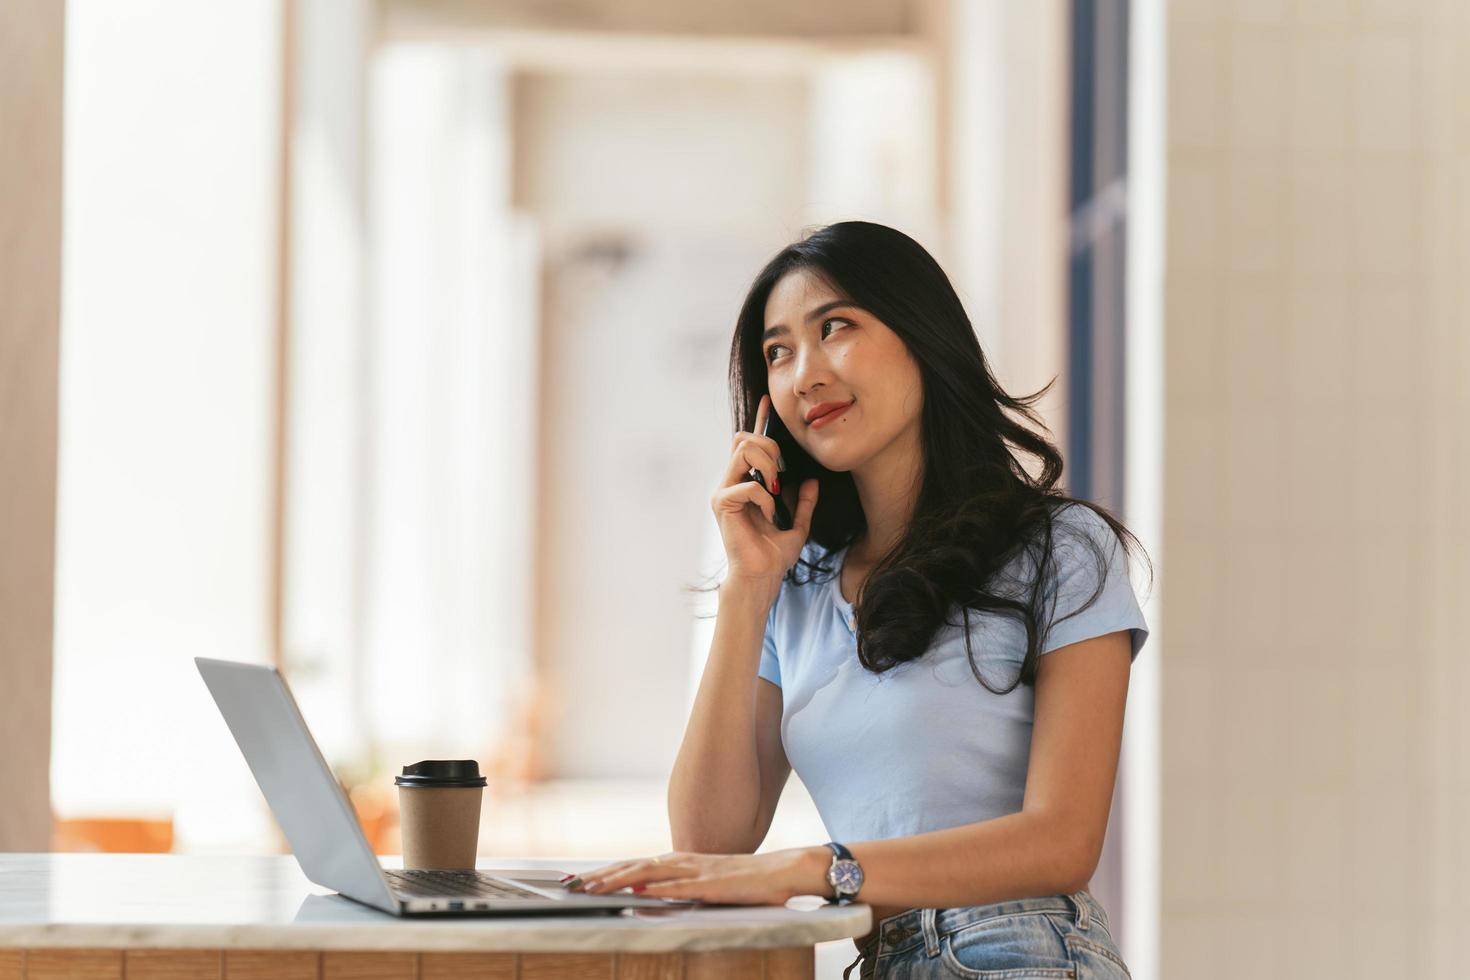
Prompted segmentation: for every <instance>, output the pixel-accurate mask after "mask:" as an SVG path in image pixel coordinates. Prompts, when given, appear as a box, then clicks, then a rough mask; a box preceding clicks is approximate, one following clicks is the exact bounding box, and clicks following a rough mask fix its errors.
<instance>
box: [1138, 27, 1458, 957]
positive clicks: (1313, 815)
mask: <svg viewBox="0 0 1470 980" xmlns="http://www.w3.org/2000/svg"><path fill="white" fill-rule="evenodd" d="M1168 17H1169V26H1168V35H1167V36H1168V48H1169V62H1168V67H1169V89H1168V105H1169V110H1168V181H1169V186H1168V196H1167V200H1168V222H1167V236H1168V241H1167V280H1166V327H1165V330H1166V333H1165V361H1166V372H1167V373H1166V388H1167V396H1166V399H1167V417H1166V447H1165V453H1166V457H1165V458H1166V464H1165V466H1166V469H1165V551H1166V552H1167V555H1168V559H1167V560H1168V569H1167V578H1168V580H1167V582H1166V583H1165V585H1164V588H1163V589H1162V591H1161V596H1162V597H1163V600H1162V601H1163V616H1164V617H1165V619H1166V620H1167V624H1168V626H1167V628H1168V631H1169V653H1168V662H1167V664H1166V665H1165V668H1164V683H1163V731H1162V738H1163V827H1164V840H1163V855H1162V857H1163V882H1162V887H1163V893H1162V898H1163V908H1162V915H1163V918H1162V929H1163V950H1162V956H1163V959H1162V975H1163V976H1164V977H1167V978H1170V980H1174V978H1207V977H1252V978H1257V977H1307V976H1312V977H1319V976H1320V977H1328V976H1332V977H1375V978H1376V977H1411V976H1412V977H1429V976H1434V977H1452V976H1459V975H1462V974H1463V972H1464V966H1463V960H1464V951H1463V949H1461V948H1459V944H1458V942H1457V937H1458V936H1459V935H1460V934H1461V933H1462V932H1463V931H1464V928H1465V922H1466V912H1467V904H1470V903H1467V901H1466V898H1465V888H1464V881H1465V879H1466V878H1467V875H1470V860H1467V856H1470V850H1467V847H1466V846H1465V845H1463V844H1461V843H1460V840H1461V838H1462V837H1463V836H1464V835H1465V834H1467V833H1470V765H1467V764H1466V762H1464V761H1462V760H1464V759H1466V758H1470V725H1467V724H1466V722H1464V721H1463V720H1462V718H1463V717H1464V715H1465V702H1466V700H1467V696H1470V669H1467V664H1470V643H1467V640H1466V636H1465V632H1466V630H1465V625H1466V624H1465V621H1464V618H1463V615H1462V614H1463V613H1464V612H1466V611H1470V521H1467V516H1466V514H1467V504H1470V436H1467V429H1470V4H1467V3H1464V2H1463V0H1297V2H1294V3H1292V2H1284V0H1278V2H1268V0H1250V2H1247V0H1237V2H1233V3H1231V2H1223V0H1222V2H1213V3H1212V2H1204V0H1187V2H1185V0H1179V2H1174V3H1171V4H1169V7H1168Z"/></svg>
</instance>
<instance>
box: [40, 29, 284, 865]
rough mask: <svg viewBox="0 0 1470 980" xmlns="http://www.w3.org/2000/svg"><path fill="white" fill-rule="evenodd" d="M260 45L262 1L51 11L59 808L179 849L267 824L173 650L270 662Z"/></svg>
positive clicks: (268, 149)
mask: <svg viewBox="0 0 1470 980" xmlns="http://www.w3.org/2000/svg"><path fill="white" fill-rule="evenodd" d="M278 48H279V10H278V6H277V4H274V3H264V4H244V5H232V6H217V5H208V6H200V5H194V4H186V3H167V2H152V3H130V4H127V5H125V6H120V5H117V4H112V3H107V2H99V0H72V2H70V3H68V4H67V49H68V50H67V64H66V167H65V199H66V209H65V210H66V213H65V239H64V258H63V262H64V283H65V285H64V294H63V314H62V350H61V435H60V473H59V484H60V486H59V492H58V518H57V521H58V542H57V573H56V583H57V586H56V709H57V710H56V717H55V755H54V757H53V762H52V775H53V793H54V801H55V805H56V808H57V810H58V811H59V812H60V813H61V814H62V815H63V816H70V815H81V814H86V813H89V812H95V811H99V810H100V811H105V812H108V813H115V812H118V811H126V810H138V811H145V812H168V811H170V810H173V811H174V812H175V816H176V819H177V821H178V823H177V827H176V830H177V835H178V840H179V843H180V845H181V846H207V845H208V844H209V843H210V842H213V841H217V840H221V841H222V840H225V839H230V838H235V837H238V838H241V839H256V838H255V835H257V834H258V833H259V832H260V829H261V827H262V823H261V821H262V820H263V819H264V813H263V811H261V810H260V808H259V807H258V806H257V805H256V801H257V800H258V799H259V794H258V793H257V792H256V791H255V789H254V786H253V783H252V782H250V781H249V776H248V772H247V771H246V769H245V764H244V761H243V759H241V757H240V754H239V751H238V750H237V749H236V747H235V745H234V742H233V740H232V739H231V738H230V736H229V733H228V730H227V729H226V728H225V726H224V722H223V721H222V720H221V719H220V718H219V716H218V712H217V711H216V709H215V707H214V703H213V701H212V700H211V699H210V697H209V694H208V692H207V690H206V689H205V687H204V685H203V682H202V681H201V680H200V678H199V676H198V674H197V672H196V670H195V668H194V665H193V663H192V661H191V658H192V657H194V656H196V655H205V656H213V657H224V658H230V659H238V660H251V661H263V660H265V659H266V658H267V656H268V630H267V603H268V583H269V544H270V482H269V481H270V473H271V469H272V459H273V450H272V447H271V419H272V413H273V407H274V390H273V359H274V347H273V343H274V330H275V327H274V299H273V297H274V295H275V293H274V290H275V280H274V269H275V259H274V257H273V256H274V252H273V249H274V244H275V234H276V223H275V222H276V212H277V207H276V201H277V198H276V193H277V186H276V179H275V178H276V153H277V145H278V144H277V138H278V133H277V130H278V126H279V116H278V101H279V94H278ZM242 777H243V778H242ZM222 804H223V805H222Z"/></svg>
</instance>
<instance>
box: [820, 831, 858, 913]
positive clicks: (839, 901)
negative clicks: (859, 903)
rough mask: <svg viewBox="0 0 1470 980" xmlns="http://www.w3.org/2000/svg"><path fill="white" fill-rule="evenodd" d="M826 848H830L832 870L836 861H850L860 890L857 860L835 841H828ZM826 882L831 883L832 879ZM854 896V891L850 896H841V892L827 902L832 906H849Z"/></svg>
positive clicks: (835, 865)
mask: <svg viewBox="0 0 1470 980" xmlns="http://www.w3.org/2000/svg"><path fill="white" fill-rule="evenodd" d="M827 847H828V848H830V849H831V851H832V868H833V869H835V868H836V867H837V862H838V861H851V862H852V864H853V867H854V868H856V869H857V873H858V889H861V888H862V867H861V866H860V865H858V863H857V858H855V857H853V856H852V852H851V851H849V850H848V849H847V848H846V847H843V846H842V845H841V844H839V843H837V842H836V841H828V842H827ZM829 874H830V872H829ZM827 880H828V883H829V884H831V883H832V879H831V878H830V877H829V878H828V879H827ZM834 890H835V886H834ZM855 894H857V892H856V891H854V892H853V893H852V894H842V893H841V892H837V893H836V894H835V896H834V897H833V898H830V899H828V901H829V902H830V903H832V904H834V905H849V904H851V903H852V900H853V895H855Z"/></svg>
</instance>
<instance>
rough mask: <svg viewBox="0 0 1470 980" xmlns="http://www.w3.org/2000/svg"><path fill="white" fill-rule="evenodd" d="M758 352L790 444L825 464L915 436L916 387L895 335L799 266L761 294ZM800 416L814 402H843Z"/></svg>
mask: <svg viewBox="0 0 1470 980" xmlns="http://www.w3.org/2000/svg"><path fill="white" fill-rule="evenodd" d="M761 355H762V357H763V358H764V359H765V362H766V376H767V380H768V383H769V388H770V392H771V405H772V407H773V408H775V410H776V414H777V415H779V416H780V417H781V421H782V422H783V423H785V425H786V430H787V431H788V432H790V433H791V435H792V438H794V439H795V440H796V442H797V444H798V445H800V446H801V447H802V448H803V449H805V450H806V451H807V453H809V454H810V455H811V457H812V458H813V459H815V460H816V461H817V462H819V463H821V464H822V465H823V466H825V467H826V468H827V469H829V470H833V471H836V472H846V471H849V470H855V469H858V468H859V467H861V466H862V465H863V464H864V463H865V462H867V461H868V460H870V459H873V458H874V457H875V456H877V455H878V453H879V452H881V451H882V450H883V449H885V448H886V447H888V446H889V445H891V444H893V442H894V441H895V440H896V439H897V438H898V437H899V436H900V435H902V434H904V433H905V432H907V431H910V430H912V433H913V436H914V441H915V443H917V435H918V431H919V413H920V409H921V407H922V405H923V386H922V383H921V379H920V376H919V366H918V364H917V363H915V362H914V360H913V358H912V357H910V356H909V351H908V348H907V347H906V346H904V343H903V341H902V340H900V339H899V337H898V335H897V334H895V333H894V332H893V331H892V330H890V329H888V327H887V326H886V325H885V324H884V323H883V321H881V320H879V319H878V318H877V317H875V316H873V315H872V314H871V313H869V312H867V311H866V310H863V309H860V308H859V307H856V306H851V305H848V304H847V303H846V302H845V301H844V300H843V299H842V298H841V297H839V296H838V294H837V293H835V292H833V291H832V288H831V287H830V286H828V285H827V284H826V283H825V282H824V281H823V280H822V279H821V277H819V276H817V275H814V274H813V273H812V272H810V271H809V270H806V269H797V270H794V271H792V272H789V273H787V274H786V275H784V276H782V277H781V279H780V280H778V281H777V283H776V285H775V287H774V288H772V290H771V295H770V297H769V298H768V299H767V301H766V313H765V331H764V337H763V339H762V340H761ZM848 402H851V405H850V406H848V407H847V408H843V409H839V410H838V411H837V412H835V413H834V414H832V415H829V416H826V417H825V418H823V419H820V420H813V421H817V422H818V423H819V424H816V425H814V424H813V422H812V421H808V414H809V413H810V412H812V411H813V410H814V409H817V408H818V407H819V406H821V405H825V404H829V403H838V404H846V403H848Z"/></svg>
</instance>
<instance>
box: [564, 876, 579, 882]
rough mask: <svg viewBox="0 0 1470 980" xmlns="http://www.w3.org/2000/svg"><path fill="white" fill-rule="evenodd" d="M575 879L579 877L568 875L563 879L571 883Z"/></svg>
mask: <svg viewBox="0 0 1470 980" xmlns="http://www.w3.org/2000/svg"><path fill="white" fill-rule="evenodd" d="M575 877H577V876H576V875H567V876H566V877H565V878H563V879H562V881H571V880H572V879H573V878H575Z"/></svg>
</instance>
